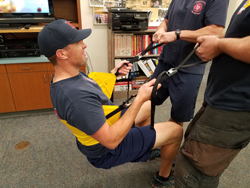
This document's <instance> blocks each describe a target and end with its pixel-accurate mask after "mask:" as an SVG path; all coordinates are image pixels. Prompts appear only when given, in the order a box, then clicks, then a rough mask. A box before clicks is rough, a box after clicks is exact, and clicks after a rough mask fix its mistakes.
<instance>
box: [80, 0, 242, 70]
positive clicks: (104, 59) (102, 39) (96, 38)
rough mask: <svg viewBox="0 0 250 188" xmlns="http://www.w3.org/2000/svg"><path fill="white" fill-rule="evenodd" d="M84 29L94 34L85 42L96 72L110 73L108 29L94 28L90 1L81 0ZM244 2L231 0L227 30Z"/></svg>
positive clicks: (102, 27)
mask: <svg viewBox="0 0 250 188" xmlns="http://www.w3.org/2000/svg"><path fill="white" fill-rule="evenodd" d="M80 2H81V14H82V28H83V29H84V28H91V29H92V34H91V35H90V37H88V38H87V39H86V40H84V42H85V43H86V44H87V49H86V51H87V52H88V54H89V56H90V59H91V62H92V66H93V69H94V71H96V72H107V71H108V27H107V26H106V25H104V26H101V25H98V26H94V24H93V10H92V8H91V7H90V6H89V1H88V0H81V1H80ZM241 2H242V0H230V1H229V7H228V14H227V21H226V28H227V26H228V24H229V21H230V19H231V17H232V15H233V13H234V11H235V9H236V8H237V7H238V6H239V4H240V3H241Z"/></svg>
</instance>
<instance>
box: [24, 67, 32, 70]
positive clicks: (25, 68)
mask: <svg viewBox="0 0 250 188" xmlns="http://www.w3.org/2000/svg"><path fill="white" fill-rule="evenodd" d="M22 69H23V70H27V69H31V67H22Z"/></svg>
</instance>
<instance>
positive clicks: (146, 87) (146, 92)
mask: <svg viewBox="0 0 250 188" xmlns="http://www.w3.org/2000/svg"><path fill="white" fill-rule="evenodd" d="M155 81H156V79H155V78H154V79H152V80H151V81H149V82H148V83H146V84H143V85H142V86H141V87H140V89H139V91H138V94H137V97H136V98H139V99H140V100H141V101H142V102H145V101H147V100H149V99H150V98H151V94H152V90H153V87H154V83H155ZM160 87H161V84H158V87H157V89H159V88H160Z"/></svg>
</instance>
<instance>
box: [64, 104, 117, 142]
mask: <svg viewBox="0 0 250 188" xmlns="http://www.w3.org/2000/svg"><path fill="white" fill-rule="evenodd" d="M102 107H103V110H104V114H105V116H106V115H107V114H109V113H110V112H112V111H114V110H115V109H117V108H118V106H113V105H103V106H102ZM120 115H121V112H118V113H117V114H115V115H113V116H112V117H110V118H109V119H107V122H108V124H109V125H112V124H113V123H115V122H116V121H117V120H118V119H119V118H120ZM60 120H61V121H62V122H63V124H64V125H66V126H67V127H68V128H69V130H70V131H71V132H72V133H73V134H74V135H75V136H76V138H77V139H78V141H79V142H80V143H81V144H82V145H85V146H93V145H95V144H98V143H99V142H98V141H97V140H95V139H94V138H92V137H91V136H89V135H87V134H86V133H84V132H82V131H81V130H79V129H77V128H75V127H73V126H71V125H70V124H68V123H67V121H66V120H62V119H60Z"/></svg>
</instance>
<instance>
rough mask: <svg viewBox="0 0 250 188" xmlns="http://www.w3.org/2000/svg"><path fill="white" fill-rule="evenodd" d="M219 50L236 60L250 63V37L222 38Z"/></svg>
mask: <svg viewBox="0 0 250 188" xmlns="http://www.w3.org/2000/svg"><path fill="white" fill-rule="evenodd" d="M218 48H219V50H220V52H221V53H225V54H227V55H230V56H231V57H233V58H234V59H237V60H240V61H243V62H245V63H250V53H249V49H250V36H248V37H244V38H222V39H220V40H219V43H218Z"/></svg>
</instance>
